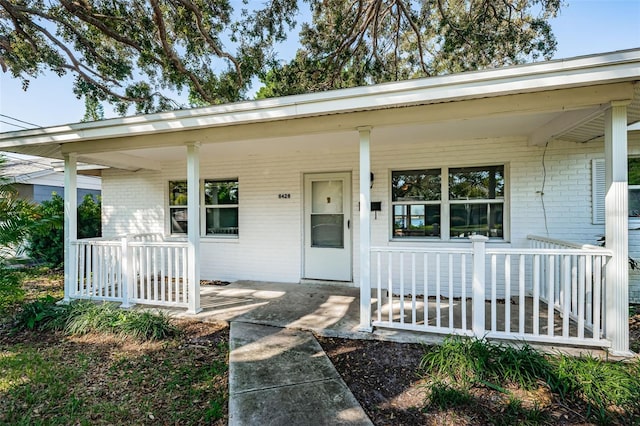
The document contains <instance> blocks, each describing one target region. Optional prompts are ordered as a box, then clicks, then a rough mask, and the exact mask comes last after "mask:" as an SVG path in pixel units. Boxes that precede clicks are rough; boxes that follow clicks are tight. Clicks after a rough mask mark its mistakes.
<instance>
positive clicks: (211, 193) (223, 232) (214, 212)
mask: <svg viewBox="0 0 640 426" xmlns="http://www.w3.org/2000/svg"><path fill="white" fill-rule="evenodd" d="M201 188H202V193H201V203H200V204H201V205H202V206H203V207H202V212H201V215H202V217H203V223H204V225H205V226H204V229H203V230H202V234H204V235H215V236H237V235H238V195H239V192H238V180H237V179H228V180H205V181H203V182H202V185H201ZM169 221H170V232H171V233H172V234H186V233H187V230H188V223H187V182H186V181H170V182H169Z"/></svg>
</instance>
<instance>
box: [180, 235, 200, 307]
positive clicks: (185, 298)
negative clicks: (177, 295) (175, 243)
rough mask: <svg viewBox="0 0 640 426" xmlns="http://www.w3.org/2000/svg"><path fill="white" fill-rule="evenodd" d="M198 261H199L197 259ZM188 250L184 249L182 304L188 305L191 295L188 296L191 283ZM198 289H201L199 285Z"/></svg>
mask: <svg viewBox="0 0 640 426" xmlns="http://www.w3.org/2000/svg"><path fill="white" fill-rule="evenodd" d="M196 261H197V259H196ZM187 277H188V274H187V248H186V247H183V248H182V302H183V303H187V301H188V300H189V298H188V297H189V295H188V294H187V291H188V288H189V283H188V281H187ZM196 288H198V289H199V288H200V286H199V285H197V286H196Z"/></svg>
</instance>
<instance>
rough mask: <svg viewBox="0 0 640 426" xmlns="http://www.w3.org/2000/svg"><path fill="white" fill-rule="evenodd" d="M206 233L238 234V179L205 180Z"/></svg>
mask: <svg viewBox="0 0 640 426" xmlns="http://www.w3.org/2000/svg"><path fill="white" fill-rule="evenodd" d="M204 209H205V220H204V223H205V234H206V235H238V180H237V179H236V180H205V181H204Z"/></svg>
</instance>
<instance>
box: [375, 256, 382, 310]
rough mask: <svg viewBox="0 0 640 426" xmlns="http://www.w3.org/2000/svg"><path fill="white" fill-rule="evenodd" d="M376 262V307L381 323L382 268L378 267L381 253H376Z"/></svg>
mask: <svg viewBox="0 0 640 426" xmlns="http://www.w3.org/2000/svg"><path fill="white" fill-rule="evenodd" d="M376 260H377V265H376V268H377V272H378V273H377V274H376V275H377V276H376V283H377V285H376V291H377V296H378V297H377V299H378V300H377V305H378V322H380V321H382V267H381V265H380V261H381V253H380V252H377V253H376Z"/></svg>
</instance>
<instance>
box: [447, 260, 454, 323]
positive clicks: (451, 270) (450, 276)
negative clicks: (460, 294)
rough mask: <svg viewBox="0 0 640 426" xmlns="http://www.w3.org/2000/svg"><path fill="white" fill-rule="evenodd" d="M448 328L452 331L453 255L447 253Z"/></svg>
mask: <svg viewBox="0 0 640 426" xmlns="http://www.w3.org/2000/svg"><path fill="white" fill-rule="evenodd" d="M448 260H449V328H450V329H453V304H454V300H453V254H452V253H449V259H448Z"/></svg>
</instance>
